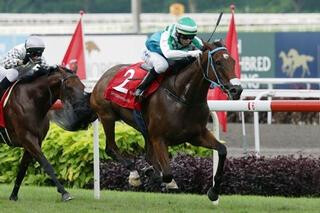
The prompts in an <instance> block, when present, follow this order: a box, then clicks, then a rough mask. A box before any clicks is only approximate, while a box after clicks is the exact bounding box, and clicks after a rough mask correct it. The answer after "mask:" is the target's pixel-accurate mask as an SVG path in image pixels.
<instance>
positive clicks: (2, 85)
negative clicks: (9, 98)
mask: <svg viewBox="0 0 320 213" xmlns="http://www.w3.org/2000/svg"><path fill="white" fill-rule="evenodd" d="M11 84H12V82H10V81H9V80H8V79H7V78H6V77H5V78H4V79H2V81H1V82H0V97H2V95H3V94H4V92H5V91H6V89H8V87H9V86H10V85H11Z"/></svg>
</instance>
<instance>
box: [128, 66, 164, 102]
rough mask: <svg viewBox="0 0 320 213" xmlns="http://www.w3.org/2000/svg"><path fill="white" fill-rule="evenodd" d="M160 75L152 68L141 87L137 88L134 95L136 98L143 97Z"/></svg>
mask: <svg viewBox="0 0 320 213" xmlns="http://www.w3.org/2000/svg"><path fill="white" fill-rule="evenodd" d="M158 75H159V74H158V73H157V72H156V71H155V70H154V68H152V69H151V70H150V71H149V72H148V73H147V75H146V76H145V77H144V79H143V80H142V81H141V83H140V85H139V86H138V87H137V89H136V91H135V92H134V94H133V95H134V96H136V97H141V96H143V93H144V91H145V90H146V89H147V88H148V86H149V85H150V84H151V83H152V82H153V81H154V80H155V79H156V78H157V76H158Z"/></svg>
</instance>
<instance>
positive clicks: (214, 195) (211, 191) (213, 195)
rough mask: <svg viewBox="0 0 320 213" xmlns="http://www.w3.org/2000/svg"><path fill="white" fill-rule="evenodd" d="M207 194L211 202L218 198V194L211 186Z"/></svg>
mask: <svg viewBox="0 0 320 213" xmlns="http://www.w3.org/2000/svg"><path fill="white" fill-rule="evenodd" d="M207 195H208V198H209V200H211V201H212V202H216V201H218V200H219V195H218V193H216V192H215V191H214V189H213V187H210V189H209V190H208V192H207ZM218 202H219V201H218Z"/></svg>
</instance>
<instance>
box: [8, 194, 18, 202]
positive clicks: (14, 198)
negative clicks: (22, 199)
mask: <svg viewBox="0 0 320 213" xmlns="http://www.w3.org/2000/svg"><path fill="white" fill-rule="evenodd" d="M9 200H13V201H17V200H18V196H15V195H10V197H9Z"/></svg>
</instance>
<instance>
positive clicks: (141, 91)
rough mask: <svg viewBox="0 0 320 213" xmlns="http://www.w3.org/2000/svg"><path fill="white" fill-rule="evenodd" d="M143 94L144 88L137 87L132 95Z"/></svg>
mask: <svg viewBox="0 0 320 213" xmlns="http://www.w3.org/2000/svg"><path fill="white" fill-rule="evenodd" d="M143 94H144V90H142V89H139V88H138V89H136V91H134V93H133V96H135V97H143Z"/></svg>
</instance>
